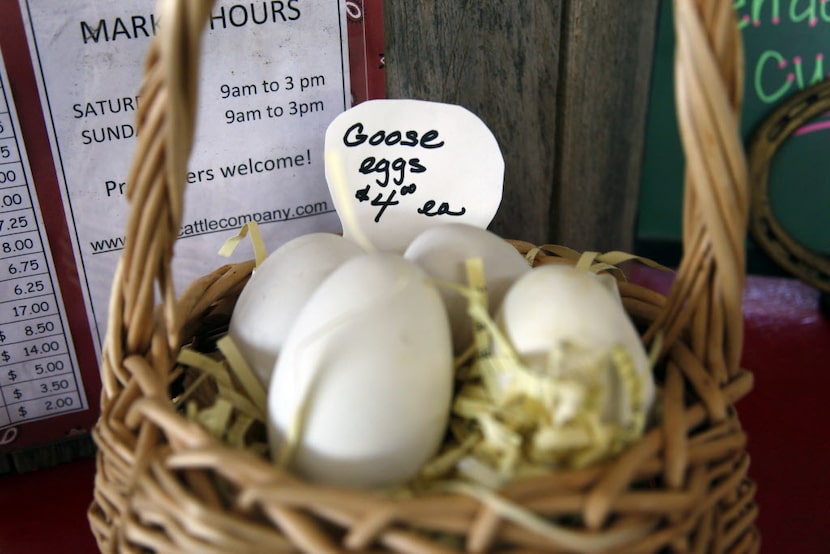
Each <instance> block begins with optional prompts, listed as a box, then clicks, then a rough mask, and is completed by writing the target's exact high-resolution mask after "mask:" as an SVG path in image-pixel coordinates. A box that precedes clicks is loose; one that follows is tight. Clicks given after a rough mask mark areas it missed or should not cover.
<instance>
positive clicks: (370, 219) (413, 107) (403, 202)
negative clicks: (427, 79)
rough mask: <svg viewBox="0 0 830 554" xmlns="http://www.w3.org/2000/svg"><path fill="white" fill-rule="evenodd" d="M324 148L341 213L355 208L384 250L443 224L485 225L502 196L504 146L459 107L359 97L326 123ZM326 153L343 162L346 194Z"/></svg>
mask: <svg viewBox="0 0 830 554" xmlns="http://www.w3.org/2000/svg"><path fill="white" fill-rule="evenodd" d="M332 151H334V152H336V153H337V154H338V155H337V156H336V157H334V158H332V157H331V156H329V155H328V153H329V152H332ZM326 152H327V155H326V160H327V162H326V179H327V180H328V182H329V188H330V189H331V192H332V197H333V198H334V203H335V207H336V208H337V212H338V213H339V214H341V220H342V218H343V215H342V214H343V213H344V211H345V210H349V209H350V210H353V211H354V213H355V214H356V215H357V219H358V221H359V224H360V227H361V229H362V231H363V232H364V233H365V234H366V236H367V237H368V238H369V239H370V240H371V241H372V243H373V244H374V245H375V246H377V247H378V248H379V249H381V250H391V251H403V250H404V249H405V248H406V246H407V245H408V244H409V242H410V241H411V240H412V239H413V238H414V237H415V236H417V235H418V234H420V233H421V232H422V231H424V230H426V229H427V228H429V227H432V226H435V225H440V224H443V223H449V222H463V223H467V224H470V225H477V226H479V227H482V228H486V227H487V225H489V224H490V222H491V221H492V220H493V217H494V216H495V214H496V210H498V207H499V204H500V203H501V197H502V186H503V180H504V159H503V157H502V155H501V150H500V149H499V146H498V143H497V142H496V139H495V137H494V136H493V133H491V132H490V130H489V129H488V128H487V126H486V125H485V124H484V123H483V122H482V121H481V119H479V118H478V117H477V116H475V115H474V114H473V113H471V112H469V111H468V110H466V109H464V108H462V107H460V106H455V105H451V104H441V103H436V102H425V101H420V100H372V101H369V102H364V103H362V104H359V105H358V106H356V107H354V108H352V109H350V110H348V111H346V112H344V113H342V114H340V115H339V116H338V117H337V118H336V119H335V120H334V121H333V122H332V123H331V125H330V126H329V128H328V130H327V132H326ZM331 159H335V160H338V161H337V163H342V164H343V165H344V167H343V169H344V170H345V174H346V181H347V182H346V185H347V189H348V190H347V192H348V194H345V195H341V194H338V192H337V190H335V187H336V186H337V183H336V182H334V181H333V177H332V176H333V175H334V174H335V173H336V170H335V169H333V168H332V167H331V166H330V163H332V162H331V161H330V160H331ZM344 202H348V203H349V205H343V204H344ZM344 234H345V235H346V236H347V237H348V236H349V229H348V227H347V226H345V225H344Z"/></svg>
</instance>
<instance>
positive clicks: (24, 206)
mask: <svg viewBox="0 0 830 554" xmlns="http://www.w3.org/2000/svg"><path fill="white" fill-rule="evenodd" d="M8 85H9V81H8V76H7V73H6V68H5V62H4V61H3V59H2V55H0V427H4V426H6V425H11V424H19V423H25V422H28V421H33V420H36V419H45V418H48V417H52V416H56V415H60V414H64V413H67V412H74V411H78V410H83V409H85V408H86V407H87V405H86V397H85V394H84V390H83V384H82V381H81V379H80V373H79V370H78V364H77V361H76V359H75V354H74V348H73V346H72V339H71V337H70V335H69V333H68V328H67V326H66V323H65V322H66V312H65V308H64V305H63V302H62V300H61V297H60V293H59V291H58V289H57V288H56V286H55V271H54V262H53V260H52V256H51V253H50V250H49V244H48V241H47V238H46V235H45V233H44V225H43V218H42V215H41V212H40V207H39V205H38V201H37V196H36V194H35V190H34V186H33V184H32V178H31V175H32V172H31V168H30V167H29V162H28V158H27V156H26V152H25V147H24V144H23V141H22V140H21V138H20V132H19V130H20V126H19V123H18V118H17V114H16V111H15V108H14V103H13V99H12V95H11V92H10V89H9V86H8Z"/></svg>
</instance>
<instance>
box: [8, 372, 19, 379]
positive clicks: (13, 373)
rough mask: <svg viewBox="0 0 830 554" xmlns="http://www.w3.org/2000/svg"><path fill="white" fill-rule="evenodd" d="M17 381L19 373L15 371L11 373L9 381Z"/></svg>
mask: <svg viewBox="0 0 830 554" xmlns="http://www.w3.org/2000/svg"><path fill="white" fill-rule="evenodd" d="M15 379H17V372H16V371H15V370H11V371H9V381H14V380H15Z"/></svg>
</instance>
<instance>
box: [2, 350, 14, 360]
mask: <svg viewBox="0 0 830 554" xmlns="http://www.w3.org/2000/svg"><path fill="white" fill-rule="evenodd" d="M0 358H3V361H4V362H8V361H9V360H11V359H12V357H11V356H10V355H9V351H8V350H3V353H2V354H0Z"/></svg>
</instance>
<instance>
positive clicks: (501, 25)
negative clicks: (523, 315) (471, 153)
mask: <svg viewBox="0 0 830 554" xmlns="http://www.w3.org/2000/svg"><path fill="white" fill-rule="evenodd" d="M658 3H659V0H641V1H638V2H625V3H620V2H608V1H603V0H591V1H586V0H523V1H522V2H504V1H502V0H475V1H473V0H463V1H444V2H437V1H434V0H428V1H423V2H403V1H401V0H388V1H387V2H385V4H384V11H385V27H386V72H387V93H388V95H389V97H391V98H405V97H411V98H420V99H424V100H437V101H443V102H452V103H456V104H460V105H462V106H465V107H467V108H468V109H470V110H471V111H473V112H475V113H476V114H478V115H479V116H480V117H481V118H482V119H483V120H484V122H485V123H487V125H489V126H490V128H491V129H492V130H493V133H494V134H495V135H496V138H497V139H498V141H499V144H500V145H501V148H502V151H503V153H504V156H505V161H506V175H505V192H504V201H503V205H502V208H501V210H500V211H499V214H498V216H497V218H496V220H495V221H494V222H493V225H492V226H491V229H492V230H493V231H495V232H497V233H499V234H501V235H502V236H505V237H508V238H521V239H525V240H529V241H531V242H536V243H542V242H551V241H553V242H558V243H562V244H566V245H568V246H572V247H574V248H577V249H581V250H583V249H591V250H611V249H626V250H631V249H632V248H633V242H634V241H633V239H634V220H635V217H636V209H637V196H638V190H639V180H640V167H641V159H642V151H643V136H644V129H645V118H646V108H647V104H648V91H649V78H650V75H651V67H652V54H653V48H654V36H655V31H656V23H657V8H658Z"/></svg>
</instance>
